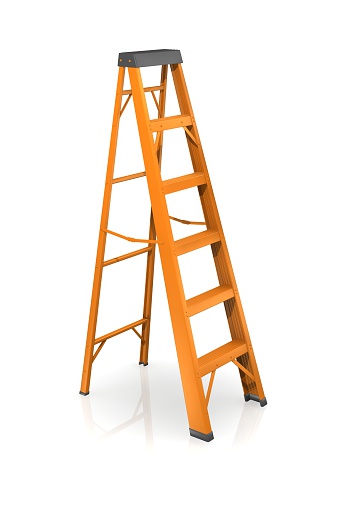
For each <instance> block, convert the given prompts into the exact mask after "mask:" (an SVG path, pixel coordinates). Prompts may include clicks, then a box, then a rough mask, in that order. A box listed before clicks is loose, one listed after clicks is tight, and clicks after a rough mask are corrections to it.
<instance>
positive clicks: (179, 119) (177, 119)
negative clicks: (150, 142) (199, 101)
mask: <svg viewBox="0 0 339 509" xmlns="http://www.w3.org/2000/svg"><path fill="white" fill-rule="evenodd" d="M150 125H151V131H152V133H156V132H158V131H165V130H167V129H176V128H177V127H186V126H188V125H192V118H191V116H190V115H175V116H174V117H164V118H156V119H154V120H151V121H150Z"/></svg>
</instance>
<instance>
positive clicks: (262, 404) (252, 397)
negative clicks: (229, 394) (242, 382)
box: [244, 392, 267, 406]
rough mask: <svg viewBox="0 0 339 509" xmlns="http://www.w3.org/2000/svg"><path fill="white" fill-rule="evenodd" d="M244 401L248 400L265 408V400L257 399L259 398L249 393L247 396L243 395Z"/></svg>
mask: <svg viewBox="0 0 339 509" xmlns="http://www.w3.org/2000/svg"><path fill="white" fill-rule="evenodd" d="M244 398H245V401H249V400H250V399H251V400H252V401H257V403H260V406H266V405H267V399H266V398H263V399H259V396H256V395H255V394H251V393H250V392H249V393H248V394H244Z"/></svg>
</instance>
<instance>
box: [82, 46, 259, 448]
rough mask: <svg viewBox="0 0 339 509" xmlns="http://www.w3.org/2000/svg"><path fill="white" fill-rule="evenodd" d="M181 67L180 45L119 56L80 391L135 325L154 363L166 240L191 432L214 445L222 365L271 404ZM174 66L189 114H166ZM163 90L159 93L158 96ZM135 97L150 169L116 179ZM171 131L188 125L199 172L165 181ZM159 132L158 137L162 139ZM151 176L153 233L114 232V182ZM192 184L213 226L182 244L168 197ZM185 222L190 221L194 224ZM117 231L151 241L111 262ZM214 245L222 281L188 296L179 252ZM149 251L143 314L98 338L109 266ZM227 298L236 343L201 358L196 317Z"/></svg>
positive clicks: (143, 353) (252, 396)
mask: <svg viewBox="0 0 339 509" xmlns="http://www.w3.org/2000/svg"><path fill="white" fill-rule="evenodd" d="M181 64H182V58H181V53H180V51H179V50H153V51H136V52H128V53H120V54H119V60H118V66H119V74H118V84H117V93H116V99H115V107H114V117H113V127H112V133H111V141H110V149H109V157H108V165H107V175H106V184H105V191H104V199H103V208H102V215H101V224H100V232H99V241H98V251H97V258H96V265H95V273H94V282H93V292H92V300H91V307H90V315H89V323H88V334H87V341H86V348H85V358H84V366H83V373H82V382H81V389H80V394H82V395H84V396H86V395H87V394H89V386H90V378H91V371H92V364H93V361H94V360H95V358H96V357H97V355H98V354H99V352H100V351H101V349H102V348H103V346H104V344H105V343H106V341H107V340H108V339H110V338H112V337H114V336H117V335H118V334H121V333H123V332H125V331H127V330H133V331H134V332H135V333H136V334H137V335H138V336H139V338H140V340H141V350H140V361H139V364H143V365H144V366H147V364H148V347H149V336H150V317H151V304H152V287H153V274H154V257H155V249H156V245H157V244H158V245H159V252H160V258H161V264H162V269H163V274H164V280H165V286H166V292H167V298H168V305H169V310H170V315H171V320H172V327H173V332H174V338H175V344H176V350H177V355H178V361H179V368H180V375H181V380H182V385H183V391H184V396H185V402H186V408H187V415H188V421H189V431H190V434H191V436H193V437H196V438H199V439H201V440H204V441H206V442H209V441H211V440H212V439H213V432H212V429H211V423H210V418H209V414H208V402H209V398H210V394H211V389H212V385H213V381H214V376H215V372H216V370H217V369H218V368H220V367H221V366H223V365H224V364H226V363H228V362H233V363H234V364H235V365H236V366H237V367H238V369H239V373H240V379H241V383H242V387H243V392H244V397H245V401H249V400H254V401H257V402H259V403H260V405H261V406H265V405H266V404H267V401H266V398H265V395H264V391H263V387H262V384H261V380H260V376H259V371H258V367H257V363H256V360H255V357H254V352H253V347H252V343H251V340H250V336H249V333H248V329H247V325H246V320H245V316H244V312H243V309H242V305H241V301H240V296H239V292H238V289H237V285H236V281H235V278H234V274H233V270H232V265H231V261H230V257H229V254H228V250H227V246H226V242H225V237H224V233H223V229H222V226H221V222H220V217H219V214H218V209H217V206H216V202H215V198H214V194H213V190H212V185H211V181H210V177H209V173H208V170H207V166H206V162H205V158H204V154H203V150H202V146H201V143H200V139H199V134H198V130H197V126H196V123H195V119H194V114H193V110H192V106H191V102H190V98H189V95H188V91H187V87H186V83H185V79H184V75H183V70H182V66H181ZM148 66H161V77H160V85H158V86H154V87H146V88H144V86H143V83H142V79H141V73H140V68H141V67H148ZM169 66H170V70H171V73H172V78H173V81H174V86H175V90H176V95H177V99H178V104H179V108H180V112H181V114H180V115H176V116H172V117H165V102H166V88H167V87H166V86H167V76H168V67H169ZM126 68H128V74H129V80H130V86H131V89H130V90H124V88H123V86H124V77H125V71H126ZM147 92H150V93H151V94H152V96H153V99H154V101H155V104H156V106H157V110H158V118H155V119H150V117H149V112H148V108H147V103H146V98H145V93H147ZM155 93H159V96H158V98H157V97H156V95H155ZM123 96H127V99H126V101H125V103H124V105H123V106H122V99H123ZM131 97H133V103H134V108H135V113H136V119H137V124H138V130H139V136H140V143H141V148H142V154H143V159H144V165H145V172H140V173H135V174H132V175H129V176H127V177H121V178H115V179H114V178H113V174H114V165H115V155H116V147H117V138H118V130H119V122H120V117H121V115H122V113H123V111H124V109H125V108H126V106H127V103H128V102H129V100H130V98H131ZM168 129H183V130H184V132H185V136H186V140H187V144H188V149H189V153H190V157H191V161H192V167H193V172H192V173H190V174H188V175H183V176H181V177H178V178H172V179H169V180H162V178H161V171H160V169H161V156H162V147H163V133H164V131H166V130H168ZM154 135H155V136H156V137H155V140H154V137H153V136H154ZM143 176H146V178H147V184H148V189H149V195H150V200H151V208H152V212H151V219H150V228H149V238H148V239H134V238H130V237H126V236H124V235H121V234H118V233H116V232H113V231H111V230H109V229H108V216H109V209H110V202H111V192H112V185H113V184H116V183H119V182H122V181H125V180H129V179H134V178H139V177H143ZM192 187H197V190H198V193H199V197H200V201H201V207H202V211H203V214H204V218H205V222H204V223H196V224H205V225H206V229H205V230H204V231H203V232H201V233H197V234H194V235H190V236H188V237H186V238H184V239H180V240H176V241H174V238H173V233H172V228H171V220H177V219H176V218H173V217H171V216H169V213H168V209H167V203H166V195H168V194H170V193H177V192H181V191H184V190H185V189H189V188H192ZM179 221H180V220H179ZM181 221H182V222H186V223H189V221H185V220H181ZM110 234H111V235H115V236H118V237H122V238H124V239H126V240H129V241H132V242H141V243H145V244H147V246H146V247H144V248H142V249H138V250H136V251H133V252H131V253H129V254H127V255H123V256H120V257H117V258H113V259H111V260H106V261H105V260H104V254H105V245H106V237H107V235H110ZM208 245H210V246H211V251H212V255H213V257H212V258H213V261H214V264H215V268H216V272H217V275H218V280H219V286H218V287H217V288H213V289H211V290H209V291H207V292H204V293H202V294H200V295H197V296H196V297H193V298H190V299H188V300H187V299H186V297H185V293H184V288H183V283H182V278H181V273H180V270H179V263H178V257H179V256H182V255H184V254H185V253H189V252H191V251H194V250H196V249H200V248H202V247H204V246H208ZM142 253H147V268H146V284H145V300H144V309H143V316H142V318H141V319H139V320H137V321H135V322H133V323H130V324H128V325H126V326H125V327H122V328H120V329H118V330H115V331H113V332H110V333H108V334H106V335H104V336H101V337H99V338H96V337H95V335H96V324H97V316H98V308H99V299H100V288H101V280H102V273H103V268H104V267H105V266H107V265H111V264H113V263H117V262H120V261H122V260H125V259H127V258H131V257H134V256H137V255H139V254H142ZM221 303H223V305H224V308H225V313H226V317H227V320H228V324H229V328H230V334H231V338H232V340H231V341H230V342H228V343H226V344H225V345H222V346H220V347H219V348H217V349H215V350H213V351H211V352H209V353H207V354H206V355H203V356H202V357H199V358H198V357H197V354H196V348H195V344H194V339H193V334H192V328H191V322H190V318H191V317H192V316H194V315H195V314H197V313H201V312H203V311H204V310H206V309H208V308H211V307H212V306H216V305H218V304H221ZM139 325H140V326H141V327H142V329H141V333H139V332H138V331H137V329H136V327H138V326H139ZM208 374H210V381H209V386H208V389H207V392H206V394H205V391H204V388H203V384H202V377H204V376H205V375H208Z"/></svg>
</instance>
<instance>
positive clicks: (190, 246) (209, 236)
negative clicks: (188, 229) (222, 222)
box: [174, 230, 220, 256]
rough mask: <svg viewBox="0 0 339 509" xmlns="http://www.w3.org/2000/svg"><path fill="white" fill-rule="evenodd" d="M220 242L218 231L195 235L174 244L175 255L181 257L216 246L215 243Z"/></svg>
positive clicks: (206, 231) (207, 231)
mask: <svg viewBox="0 0 339 509" xmlns="http://www.w3.org/2000/svg"><path fill="white" fill-rule="evenodd" d="M219 240H220V236H219V233H218V231H217V230H205V231H203V232H200V233H195V234H194V235H190V236H189V237H185V238H183V239H180V240H176V241H175V242H174V247H175V254H176V255H177V256H180V255H183V254H185V253H189V252H190V251H194V250H195V249H200V248H201V247H205V246H208V245H210V244H214V242H218V241H219Z"/></svg>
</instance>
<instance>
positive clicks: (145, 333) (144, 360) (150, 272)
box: [139, 65, 168, 366]
mask: <svg viewBox="0 0 339 509" xmlns="http://www.w3.org/2000/svg"><path fill="white" fill-rule="evenodd" d="M167 75H168V65H163V66H162V67H161V76H160V86H159V90H160V92H159V110H158V118H160V117H163V116H164V115H165V104H166V90H167ZM153 88H154V87H153ZM158 136H159V140H158V149H157V159H158V164H159V169H161V159H162V146H163V132H161V133H159V134H158ZM156 237H157V234H156V229H155V223H154V217H153V211H152V210H151V215H150V226H149V239H150V240H155V239H156ZM149 247H150V252H149V253H148V255H147V266H146V280H145V294H144V295H145V297H144V309H143V317H144V318H147V322H145V323H144V324H143V326H142V330H141V336H142V342H141V347H140V359H139V364H143V365H144V366H147V364H148V350H149V337H150V332H151V311H152V296H153V279H154V262H155V250H156V244H149Z"/></svg>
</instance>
